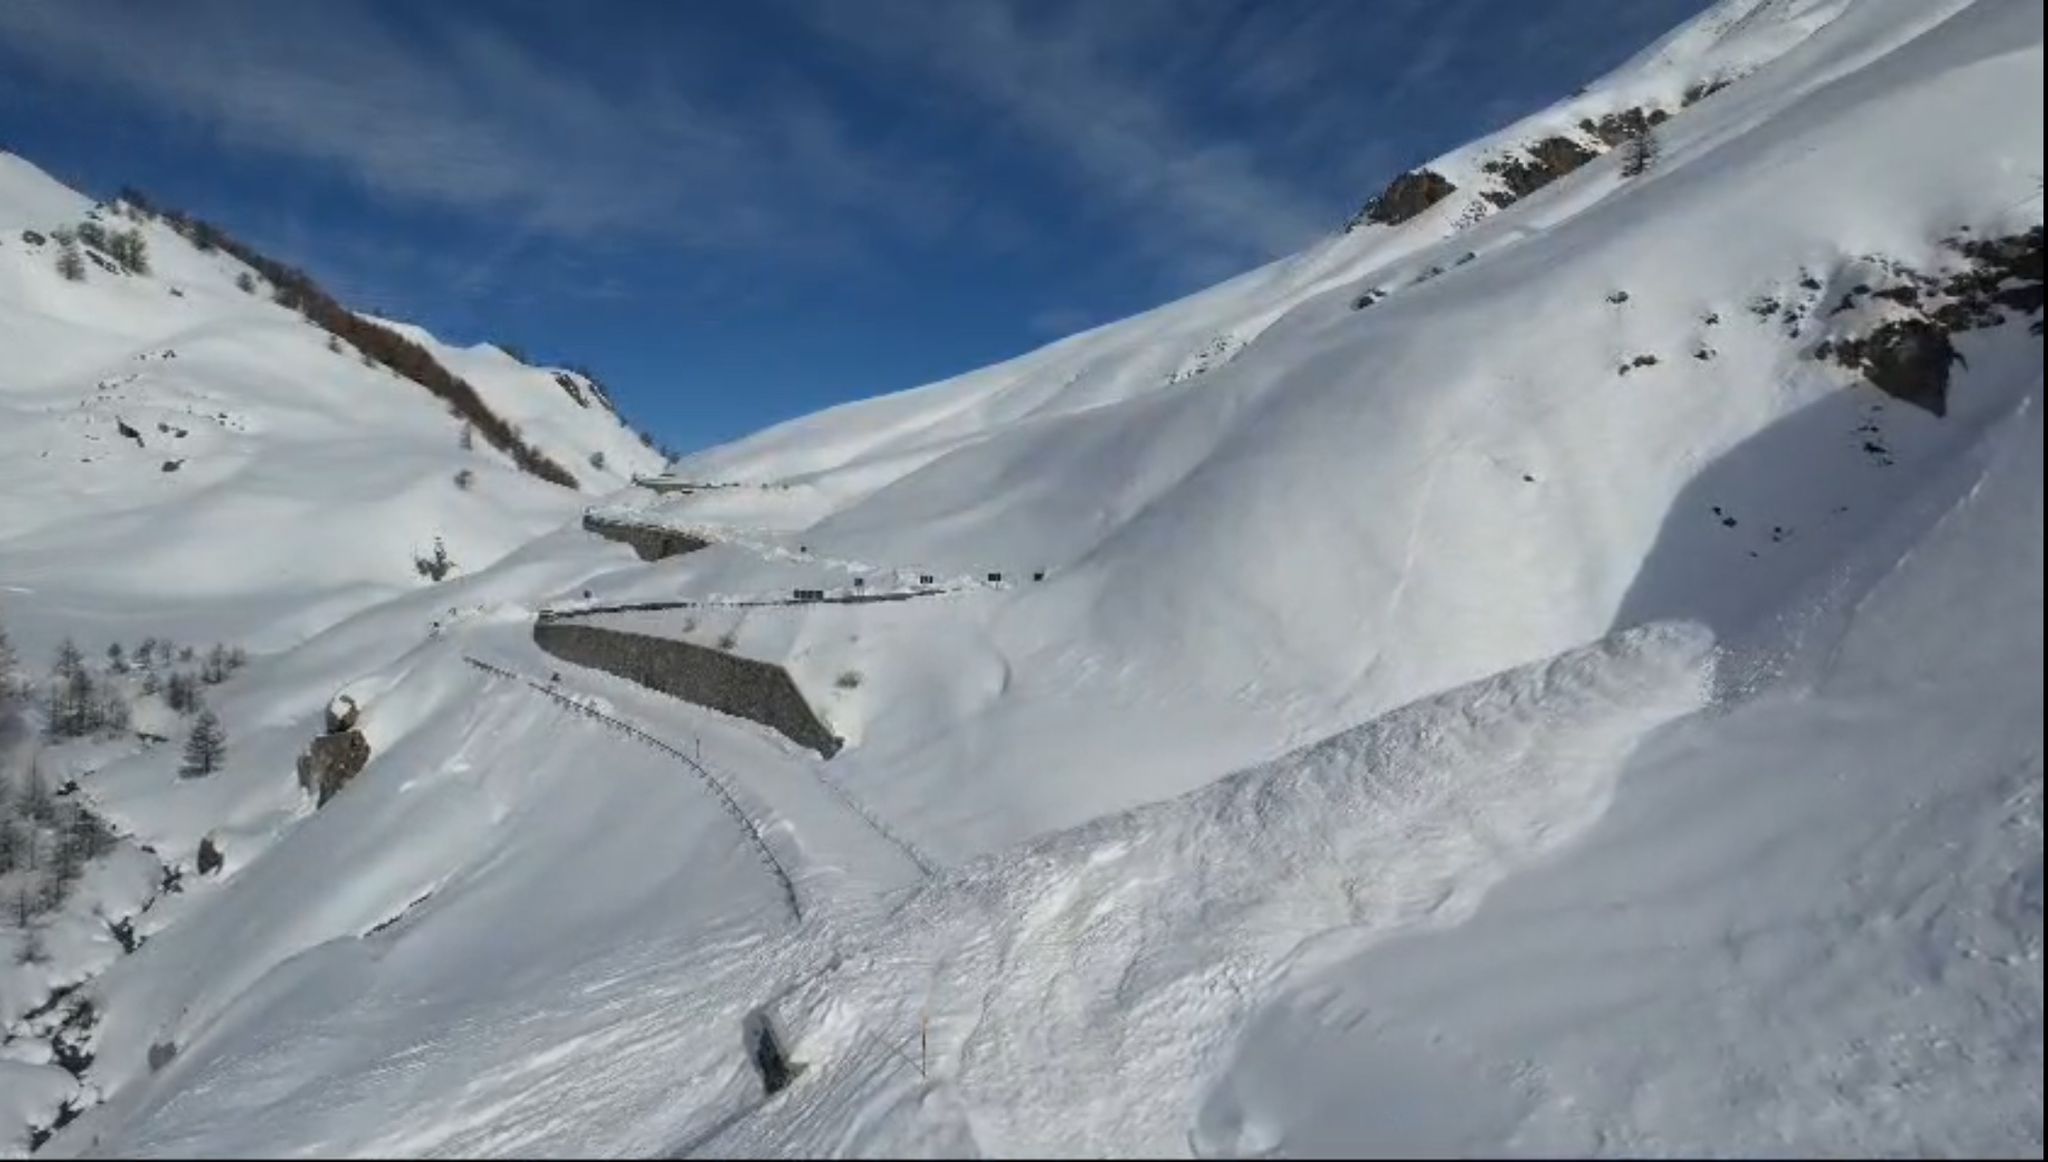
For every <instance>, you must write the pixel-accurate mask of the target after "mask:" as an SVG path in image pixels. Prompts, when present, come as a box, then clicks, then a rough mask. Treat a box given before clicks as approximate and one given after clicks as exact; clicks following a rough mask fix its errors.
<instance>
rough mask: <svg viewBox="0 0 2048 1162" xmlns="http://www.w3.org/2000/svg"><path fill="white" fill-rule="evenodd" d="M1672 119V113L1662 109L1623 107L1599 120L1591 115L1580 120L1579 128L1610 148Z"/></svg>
mask: <svg viewBox="0 0 2048 1162" xmlns="http://www.w3.org/2000/svg"><path fill="white" fill-rule="evenodd" d="M1669 120H1671V114H1669V113H1666V112H1665V111H1664V110H1662V109H1656V108H1651V109H1642V108H1635V109H1623V110H1622V111H1621V112H1619V113H1609V114H1607V115H1606V116H1605V117H1602V118H1600V119H1599V120H1598V121H1595V120H1593V119H1592V118H1591V117H1588V118H1586V119H1585V120H1583V121H1580V122H1579V128H1580V129H1582V130H1584V131H1585V132H1587V133H1589V134H1591V135H1592V136H1594V137H1597V138H1599V139H1600V142H1601V144H1603V145H1606V146H1607V147H1609V148H1613V147H1614V146H1617V145H1620V144H1621V143H1622V142H1624V141H1627V140H1628V139H1629V138H1631V137H1640V136H1642V135H1643V134H1645V133H1648V132H1649V131H1650V130H1651V129H1653V128H1655V127H1656V126H1659V125H1662V124H1664V123H1665V122H1666V121H1669Z"/></svg>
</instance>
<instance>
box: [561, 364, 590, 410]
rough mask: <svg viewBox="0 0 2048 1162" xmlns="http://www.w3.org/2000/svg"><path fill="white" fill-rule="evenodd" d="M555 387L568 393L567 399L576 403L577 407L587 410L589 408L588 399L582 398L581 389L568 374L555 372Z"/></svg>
mask: <svg viewBox="0 0 2048 1162" xmlns="http://www.w3.org/2000/svg"><path fill="white" fill-rule="evenodd" d="M555 385H556V386H558V387H560V388H561V389H562V390H563V391H565V392H568V393H569V398H570V399H573V400H575V401H576V406H577V407H586V408H587V407H589V406H590V401H589V400H588V399H585V398H584V396H583V389H582V388H580V387H578V386H577V385H576V381H575V380H574V379H571V378H570V377H569V373H568V372H566V371H557V372H555Z"/></svg>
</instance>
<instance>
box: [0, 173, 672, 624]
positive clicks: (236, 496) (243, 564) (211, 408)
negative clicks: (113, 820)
mask: <svg viewBox="0 0 2048 1162" xmlns="http://www.w3.org/2000/svg"><path fill="white" fill-rule="evenodd" d="M81 224H90V225H88V226H87V228H88V229H91V228H92V226H95V225H96V226H98V227H99V228H101V229H102V230H105V231H108V232H119V231H126V230H134V231H137V232H139V234H140V235H141V237H142V238H143V239H144V241H145V243H146V246H147V259H148V271H147V273H130V272H126V271H123V270H121V269H120V268H119V267H118V266H115V265H114V264H112V263H110V262H108V261H107V260H106V259H105V257H104V256H103V255H102V254H101V253H100V252H99V251H98V250H96V249H95V248H93V247H92V246H90V245H87V244H84V243H79V244H75V245H73V246H70V247H67V246H65V245H64V244H63V243H62V242H61V239H60V233H61V232H63V231H66V230H76V229H77V228H79V227H80V225H81ZM66 249H71V250H73V251H75V252H76V253H78V254H79V255H80V268H81V271H80V273H81V274H82V277H81V278H80V279H78V280H76V281H73V280H70V279H67V278H65V277H64V276H63V275H62V274H60V273H59V263H60V261H61V255H62V254H63V252H64V251H65V250H66ZM245 278H246V279H248V289H246V290H245V289H243V288H242V287H241V286H239V285H238V279H245ZM268 292H269V288H268V287H267V286H266V285H265V284H264V282H263V280H262V279H261V278H259V277H255V276H253V275H252V274H251V272H250V271H249V270H248V269H247V268H246V267H244V266H243V265H242V264H241V263H240V262H238V261H236V260H235V259H234V258H231V257H229V256H228V254H227V253H225V252H224V251H220V250H213V251H209V252H201V251H200V250H198V249H197V248H195V247H194V246H193V245H192V244H191V243H190V242H189V241H188V240H187V239H186V238H185V237H182V236H181V235H180V234H178V233H177V232H175V231H173V230H172V229H171V227H170V226H169V224H168V223H166V222H163V221H160V220H145V219H143V218H140V217H138V218H135V219H130V218H129V217H127V216H126V215H124V214H123V213H121V212H119V211H118V210H117V209H115V208H114V207H111V206H110V207H99V208H96V207H95V204H94V203H93V202H92V201H91V200H90V199H88V198H86V197H84V196H82V195H79V194H77V193H74V192H73V191H71V190H69V189H67V188H65V187H63V186H62V185H60V184H58V183H57V182H55V181H53V180H52V179H50V178H49V177H48V176H47V175H45V174H43V173H42V172H40V171H38V170H37V169H35V168H34V167H33V166H32V165H30V164H29V163H28V162H27V161H25V160H23V159H21V158H18V157H15V156H12V155H8V154H0V497H4V501H0V585H5V586H7V591H6V599H7V602H8V606H9V610H10V612H11V613H12V615H13V617H14V619H15V621H16V622H17V623H18V628H17V631H16V632H17V635H18V636H19V637H20V638H21V643H20V644H21V646H22V648H23V649H24V650H25V651H27V652H29V653H31V654H32V655H41V654H43V653H44V652H45V650H46V648H47V647H49V646H51V645H53V644H54V640H53V635H55V634H59V633H62V632H64V630H63V628H62V627H63V626H64V624H65V623H66V622H67V621H70V620H72V619H78V618H85V619H91V620H96V621H97V623H98V624H97V626H96V628H100V629H104V630H105V631H106V632H108V634H109V636H113V635H116V634H118V635H119V636H121V637H123V638H127V637H132V636H139V635H140V634H142V633H148V632H156V631H161V630H165V629H174V630H177V631H179V632H185V633H189V634H191V635H192V636H194V637H215V636H220V635H223V634H228V633H232V634H233V635H234V636H236V637H237V638H239V639H241V640H243V641H245V642H246V643H247V644H248V645H249V646H250V647H252V648H256V649H276V648H281V647H283V646H287V645H292V644H296V643H297V642H299V641H302V640H304V638H305V637H307V636H308V635H309V634H311V633H312V632H314V631H316V630H318V629H321V628H324V627H326V626H328V625H331V624H333V623H334V622H335V621H336V620H338V619H340V618H341V617H342V616H343V615H344V614H347V613H350V612H353V611H355V610H358V609H362V608H364V607H367V606H369V605H372V604H375V603H377V602H379V601H382V600H385V599H387V598H389V597H391V596H393V595H395V594H398V593H402V592H406V591H409V590H411V589H413V588H415V587H417V586H419V585H421V584H423V583H424V582H423V581H422V580H421V578H420V577H419V576H418V575H417V573H416V571H415V569H414V566H413V561H414V557H415V555H426V554H430V553H431V551H432V547H433V542H434V539H435V538H436V537H437V536H438V537H440V538H442V539H443V541H444V543H445V544H446V546H447V548H448V551H449V554H450V555H451V556H452V557H453V559H454V560H455V562H456V563H457V564H458V565H459V566H461V567H462V568H465V569H476V568H481V567H482V566H485V565H488V564H490V563H491V562H492V561H495V560H497V559H498V558H500V557H502V556H503V555H504V554H505V553H506V552H508V551H510V550H511V549H513V548H515V547H516V546H518V545H520V544H522V543H524V542H526V541H527V540H530V539H531V538H532V537H534V536H535V535H536V534H538V533H540V532H542V531H545V530H546V529H549V528H552V527H554V526H556V525H558V524H561V523H563V522H564V521H567V520H570V519H573V518H574V517H575V515H576V513H577V512H578V510H579V506H580V505H581V504H582V503H585V502H586V501H587V497H585V496H579V495H577V494H576V493H575V492H571V491H569V490H566V489H562V488H557V487H552V486H549V485H546V484H542V483H540V482H538V481H536V480H534V479H532V478H531V477H530V476H525V475H522V474H520V473H517V472H516V471H514V470H513V469H512V467H511V464H510V462H509V461H508V460H507V459H506V457H504V456H503V455H501V454H499V453H497V452H495V451H493V450H492V449H491V448H490V447H489V446H488V445H487V444H486V442H485V441H483V440H482V439H471V440H469V441H467V442H468V443H470V444H471V445H472V447H469V448H464V447H462V446H461V445H462V444H463V443H464V442H465V441H464V440H463V437H462V429H463V427H464V422H463V421H462V420H460V419H458V418H456V417H454V416H451V415H450V414H449V413H448V410H447V408H446V407H445V406H444V405H443V404H442V402H440V401H439V400H437V399H435V397H434V396H432V395H430V394H428V392H427V391H425V390H424V389H422V388H421V387H420V386H418V385H417V384H414V383H412V382H409V381H407V380H404V379H401V378H399V377H398V376H397V375H395V374H393V373H392V372H390V371H388V370H386V369H384V368H382V367H380V366H373V365H371V364H369V363H368V362H367V361H366V360H365V359H364V358H361V357H359V354H358V353H357V352H356V351H354V350H353V349H351V348H349V347H347V346H346V345H344V344H340V343H337V342H333V341H331V337H330V336H329V335H328V334H326V333H325V332H323V331H321V330H319V329H318V328H315V327H313V326H311V325H309V324H308V323H307V321H306V320H305V319H303V318H302V317H300V316H299V315H298V314H297V313H295V312H292V311H289V310H286V309H285V308H283V307H282V306H279V305H277V304H275V303H273V302H272V301H271V300H270V294H269V293H268ZM407 334H408V336H409V337H412V338H414V339H415V340H416V341H419V342H423V343H433V340H432V338H431V336H427V335H425V333H424V332H421V331H419V330H418V329H417V328H407ZM434 346H435V347H436V349H437V350H443V351H445V350H447V349H446V348H441V347H440V345H439V344H434ZM450 354H451V356H461V357H464V359H463V362H464V366H463V368H462V370H461V371H460V372H459V374H470V373H472V372H474V374H475V376H476V378H475V380H474V381H473V382H474V383H475V384H476V386H477V388H478V390H479V392H480V393H482V394H484V395H486V397H487V398H488V401H489V403H490V404H491V406H493V407H494V408H502V409H503V413H504V416H505V418H506V419H507V420H508V421H510V422H513V423H517V424H521V425H523V426H524V427H525V428H527V429H529V430H531V431H533V432H534V434H535V436H536V438H537V439H538V440H539V441H540V442H542V443H544V444H545V449H546V451H547V452H548V453H549V454H551V455H552V456H554V457H555V458H556V459H558V460H560V461H562V462H564V463H567V464H573V465H575V470H576V472H577V473H578V474H579V479H580V480H581V481H582V482H583V484H584V490H585V492H586V493H589V492H595V493H603V492H606V491H610V490H611V489H613V488H616V487H618V486H619V485H620V484H621V483H623V481H624V479H625V475H626V474H628V473H630V472H633V471H647V470H650V469H652V468H656V467H659V457H658V456H656V455H655V454H654V453H652V452H650V451H648V450H647V449H646V448H644V447H642V446H641V445H640V444H639V442H638V441H637V440H636V439H635V438H634V437H633V436H632V435H631V434H630V433H629V432H628V431H627V429H626V428H625V426H624V425H623V424H622V423H621V422H620V421H619V419H618V418H617V416H616V415H614V414H613V413H612V412H611V410H610V409H609V408H606V407H602V406H598V407H589V406H584V405H582V404H579V403H577V402H575V401H574V400H573V399H572V398H571V397H570V395H569V394H568V393H567V392H565V391H564V389H562V388H561V387H559V386H557V385H556V383H555V382H554V376H555V375H556V374H557V373H556V372H555V371H553V370H551V369H532V368H523V367H520V366H518V365H516V364H511V361H510V360H509V359H503V358H502V357H501V358H499V359H497V360H493V359H492V358H491V357H490V354H489V351H488V349H481V350H472V351H467V352H450ZM501 364H503V365H509V366H501ZM561 374H563V375H564V376H567V373H561ZM574 382H576V383H578V384H579V385H581V384H582V381H581V380H580V379H575V380H574ZM599 454H601V456H602V459H603V463H604V464H605V465H606V467H605V468H604V469H597V468H594V467H592V466H591V465H590V464H589V458H590V457H592V456H593V455H599ZM465 470H467V471H469V472H470V473H471V474H472V476H471V477H469V478H467V480H466V482H467V485H468V486H467V487H457V485H456V484H455V483H454V481H455V476H456V474H457V473H458V472H462V471H465Z"/></svg>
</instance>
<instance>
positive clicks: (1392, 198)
mask: <svg viewBox="0 0 2048 1162" xmlns="http://www.w3.org/2000/svg"><path fill="white" fill-rule="evenodd" d="M1457 188H1458V187H1457V186H1454V185H1452V184H1451V181H1450V179H1449V178H1446V177H1445V176H1444V175H1442V174H1440V173H1437V172H1436V171H1435V170H1428V169H1418V170H1410V171H1409V172H1407V173H1404V174H1402V175H1401V176H1400V177H1397V178H1395V179H1394V180H1393V181H1391V182H1389V183H1387V188H1386V189H1384V190H1381V191H1380V192H1379V194H1378V196H1376V197H1374V198H1373V199H1372V200H1371V201H1369V202H1367V203H1366V204H1365V208H1364V209H1362V210H1360V211H1359V212H1358V214H1357V216H1356V217H1354V218H1352V219H1351V222H1350V223H1349V224H1348V225H1346V226H1345V227H1344V229H1345V232H1346V233H1349V232H1350V231H1353V230H1356V229H1358V227H1359V226H1361V225H1365V224H1367V223H1370V224H1372V225H1375V226H1398V225H1400V224H1401V223H1403V222H1406V221H1407V220H1408V219H1410V218H1413V217H1414V216H1416V215H1417V214H1420V213H1422V212H1423V211H1424V210H1427V209H1429V208H1430V207H1431V206H1434V205H1436V204H1437V203H1438V202H1441V201H1443V200H1444V199H1445V198H1448V197H1450V196H1451V194H1452V193H1453V192H1455V191H1456V190H1457Z"/></svg>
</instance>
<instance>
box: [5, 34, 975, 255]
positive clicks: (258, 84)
mask: <svg viewBox="0 0 2048 1162" xmlns="http://www.w3.org/2000/svg"><path fill="white" fill-rule="evenodd" d="M427 13H428V15H427V17H426V19H425V22H424V29H425V31H424V33H422V32H421V29H420V28H418V27H408V28H406V29H400V28H397V27H394V26H393V25H392V24H390V23H388V22H387V21H385V20H383V19H381V18H379V16H378V15H377V14H376V13H375V12H374V11H373V10H370V9H365V8H361V7H356V6H351V5H344V4H318V5H296V4H295V5H251V4H246V3H233V2H223V0H189V2H186V3H180V4H176V5H163V4H147V5H144V4H124V3H115V2H111V0H65V2H62V3H54V2H49V3H46V2H42V0H10V2H9V3H6V4H0V44H4V45H6V46H9V47H11V48H12V49H13V50H14V57H15V58H16V60H17V62H18V63H20V64H22V65H24V66H30V67H36V68H40V69H42V70H44V71H47V72H50V73H53V74H57V75H60V76H63V77H65V78H67V79H70V80H74V81H76V80H81V79H85V80H89V81H90V83H94V84H97V85H100V86H104V87H107V88H110V89H113V90H116V91H119V92H123V93H126V94H128V95H129V96H130V97H132V98H133V99H136V100H138V101H140V102H143V103H146V104H147V105H148V106H150V107H152V108H154V109H156V110H158V111H160V112H162V113H165V114H168V115H170V116H173V117H176V118H179V119H181V120H184V121H186V122H188V123H192V124H195V125H198V126H200V127H202V128H204V129H205V130H207V131H209V132H211V133H213V134H215V135H216V136H217V137H218V138H219V139H220V140H221V141H223V142H224V143H226V144H228V145H231V146H235V147H242V148H250V149H255V150H260V151H266V152H269V153H271V154H274V155H278V156H284V157H291V158H296V159H299V160H303V161H311V162H315V163H320V164H324V165H329V166H332V167H334V168H335V169H336V170H338V171H339V172H341V173H344V174H346V175H347V176H349V177H350V178H351V179H353V180H355V181H356V182H359V183H360V184H361V185H362V186H363V187H365V188H366V189H368V190H371V191H373V192H375V193H378V194H381V195H386V196H389V197H393V198H397V199H403V200H405V201H408V202H413V203H423V204H427V205H434V206H441V207H446V208H449V209H453V210H458V211H463V212H478V211H482V212H487V213H490V214H493V215H496V216H497V219H496V220H498V221H500V222H502V223H503V224H504V225H505V226H506V227H507V228H508V229H511V230H514V231H523V232H529V233H537V234H546V235H551V236H573V237H586V238H587V237H591V236H601V235H608V234H623V235H631V236H642V235H650V234H651V235H658V236H660V237H662V238H664V239H667V240H670V241H672V242H675V243H679V244H683V245H689V246H701V247H723V248H733V247H738V248H761V247H787V246H791V245H802V244H804V243H805V242H806V241H807V240H808V241H819V236H820V231H819V230H818V229H816V228H815V226H814V225H807V224H814V223H815V222H816V221H817V218H816V215H815V214H805V213H800V212H796V211H797V209H798V208H799V207H810V206H815V205H818V204H825V205H829V206H833V207H835V208H837V209H840V210H843V211H848V212H852V213H873V214H877V215H881V216H884V217H887V218H890V219H892V220H895V221H897V222H899V223H908V224H913V225H915V224H929V223H932V222H934V221H935V220H936V221H943V220H944V217H945V214H946V212H947V206H948V205H949V204H950V203H948V202H947V200H946V199H947V198H948V196H949V195H948V194H947V192H946V191H945V190H944V188H943V186H942V183H940V182H939V181H937V180H936V179H935V178H934V176H933V173H932V172H931V170H930V167H929V166H926V165H923V164H921V163H919V162H918V161H917V160H916V159H912V158H905V157H899V156H891V155H888V154H886V153H882V152H876V151H873V150H870V149H865V148H861V147H859V146H856V145H855V144H854V143H853V142H852V141H851V140H850V139H849V137H848V129H847V126H845V124H844V123H843V122H842V121H841V120H840V119H839V118H838V117H836V116H835V114H834V113H833V111H832V109H831V107H830V105H829V104H828V103H825V102H823V101H822V100H821V99H819V98H817V97H816V95H815V94H805V93H796V92H787V91H786V92H783V93H780V94H777V95H776V98H775V99H774V100H772V101H767V102H756V103H752V104H750V105H749V106H748V107H747V108H744V109H740V108H731V107H724V108H721V107H718V106H716V105H714V104H711V103H707V102H704V101H702V100H694V99H692V98H691V97H689V96H687V95H686V93H685V89H684V88H683V86H681V85H680V84H679V83H678V82H677V72H678V70H677V69H676V68H674V67H664V65H663V58H662V56H661V55H659V54H656V53H654V52H652V51H649V50H648V48H647V47H646V46H640V47H635V46H625V47H624V51H626V52H628V53H631V54H632V55H634V56H635V57H637V58H638V63H639V64H640V65H641V66H643V67H642V68H641V69H639V70H638V75H636V76H632V77H631V78H630V79H626V80H617V79H613V78H595V77H591V76H588V75H579V74H572V73H571V72H569V71H566V70H563V69H561V68H559V67H557V65H556V62H554V61H553V60H550V59H549V58H548V57H547V56H545V55H543V54H541V53H539V52H536V51H535V50H534V49H533V48H531V47H529V46H527V45H525V44H522V43H521V42H519V41H518V40H516V39H514V38H513V37H512V36H510V35H508V34H507V33H506V32H504V31H503V30H501V29H499V28H497V27H494V26H492V25H489V24H482V23H475V22H470V23H457V22H454V21H452V20H443V19H438V18H437V17H436V16H435V15H434V14H433V10H432V9H428V10H427ZM4 59H5V54H4V53H0V60H4ZM680 63H681V64H683V65H687V61H683V62H680ZM630 71H631V70H629V72H630Z"/></svg>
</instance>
